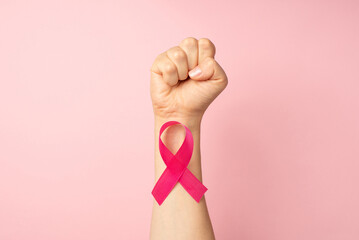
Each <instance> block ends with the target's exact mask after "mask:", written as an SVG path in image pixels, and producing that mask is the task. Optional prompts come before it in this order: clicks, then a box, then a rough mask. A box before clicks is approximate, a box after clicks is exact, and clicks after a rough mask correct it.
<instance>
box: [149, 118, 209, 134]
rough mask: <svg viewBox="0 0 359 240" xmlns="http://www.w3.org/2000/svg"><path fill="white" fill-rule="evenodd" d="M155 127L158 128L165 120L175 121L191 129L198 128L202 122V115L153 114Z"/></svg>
mask: <svg viewBox="0 0 359 240" xmlns="http://www.w3.org/2000/svg"><path fill="white" fill-rule="evenodd" d="M154 119H155V127H156V128H160V127H161V126H162V125H163V124H164V123H165V122H168V121H177V122H180V123H182V124H183V125H185V126H186V127H188V128H189V129H190V130H191V131H196V130H199V129H200V127H201V122H202V115H200V116H193V117H160V116H157V115H155V116H154Z"/></svg>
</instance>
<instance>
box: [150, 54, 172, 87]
mask: <svg viewBox="0 0 359 240" xmlns="http://www.w3.org/2000/svg"><path fill="white" fill-rule="evenodd" d="M151 71H152V72H154V73H157V74H160V75H162V79H163V81H164V82H165V83H167V84H168V85H170V86H174V85H176V84H177V82H178V74H177V67H176V65H175V64H174V63H173V62H172V61H171V60H170V59H169V58H168V56H167V53H166V52H163V53H161V54H160V55H158V56H157V57H156V59H155V61H154V63H153V64H152V67H151Z"/></svg>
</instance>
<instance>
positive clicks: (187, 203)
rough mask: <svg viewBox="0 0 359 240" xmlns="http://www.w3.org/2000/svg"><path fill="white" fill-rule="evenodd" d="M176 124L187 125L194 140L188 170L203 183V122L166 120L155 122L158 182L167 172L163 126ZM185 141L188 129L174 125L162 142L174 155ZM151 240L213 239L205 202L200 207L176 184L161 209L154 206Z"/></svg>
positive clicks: (203, 199) (203, 200)
mask: <svg viewBox="0 0 359 240" xmlns="http://www.w3.org/2000/svg"><path fill="white" fill-rule="evenodd" d="M169 120H176V121H178V122H181V123H182V124H184V125H186V126H187V127H188V128H189V129H190V131H191V133H192V135H193V140H194V146H193V154H192V158H191V160H190V162H189V165H188V169H189V170H190V171H191V172H192V173H193V174H194V175H195V176H196V178H198V179H199V180H200V181H201V182H202V171H201V152H200V130H201V129H200V128H201V118H192V119H190V120H189V119H163V118H155V126H154V130H155V134H154V135H155V181H157V180H158V179H159V177H160V176H161V174H162V173H163V171H164V170H165V168H166V165H165V164H164V162H163V159H162V157H161V155H160V152H159V143H158V139H159V131H160V128H161V126H162V124H163V123H165V122H167V121H169ZM184 137H185V129H184V128H183V126H181V125H173V126H170V127H169V128H168V129H166V130H165V131H164V132H163V134H162V136H161V139H162V141H163V143H164V144H165V145H166V147H167V148H168V149H169V150H170V151H171V152H172V153H173V154H175V153H176V152H177V150H178V149H179V147H180V146H181V144H182V142H183V140H184ZM151 239H153V240H156V239H166V240H171V239H181V240H182V239H204V240H207V239H214V234H213V230H212V225H211V221H210V218H209V215H208V210H207V206H206V202H205V198H204V196H203V198H202V199H201V201H200V202H199V203H197V202H196V201H195V200H194V199H193V198H192V197H191V196H190V195H189V194H188V192H186V190H185V189H184V188H183V187H182V186H181V185H180V184H179V183H177V184H176V186H175V187H174V188H173V189H172V191H171V193H170V194H169V195H168V197H167V198H166V200H165V201H164V202H163V204H162V205H161V206H159V205H158V203H157V202H156V201H154V204H153V214H152V224H151Z"/></svg>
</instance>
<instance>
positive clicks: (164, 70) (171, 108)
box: [150, 37, 228, 120]
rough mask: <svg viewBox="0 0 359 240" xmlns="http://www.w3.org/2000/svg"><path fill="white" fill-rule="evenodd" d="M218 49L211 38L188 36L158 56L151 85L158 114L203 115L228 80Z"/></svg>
mask: <svg viewBox="0 0 359 240" xmlns="http://www.w3.org/2000/svg"><path fill="white" fill-rule="evenodd" d="M215 52H216V49H215V46H214V44H213V43H212V42H211V41H210V40H209V39H207V38H201V39H199V40H197V39H195V38H192V37H189V38H185V39H184V40H182V41H181V43H180V44H179V46H175V47H172V48H170V49H169V50H167V51H165V52H163V53H161V54H159V55H158V56H157V57H156V59H155V61H154V63H153V65H152V67H151V85H150V90H151V98H152V105H153V111H154V114H155V117H156V118H161V119H170V118H172V119H185V120H188V119H201V118H202V116H203V114H204V112H205V111H206V109H207V107H208V106H209V105H210V104H211V102H212V101H213V100H214V99H215V98H216V97H217V96H218V95H219V94H220V93H221V92H222V91H223V90H224V89H225V87H226V86H227V84H228V80H227V76H226V74H225V72H224V70H223V69H222V68H221V66H220V65H219V64H218V63H217V62H216V60H215V59H214V55H215ZM189 70H191V71H190V72H189Z"/></svg>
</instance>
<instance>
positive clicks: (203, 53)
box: [198, 38, 216, 64]
mask: <svg viewBox="0 0 359 240" xmlns="http://www.w3.org/2000/svg"><path fill="white" fill-rule="evenodd" d="M215 54H216V47H215V46H214V44H213V43H212V42H211V40H209V39H208V38H201V39H199V40H198V64H200V63H201V62H203V60H204V59H206V58H207V57H211V58H214V55H215Z"/></svg>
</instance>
